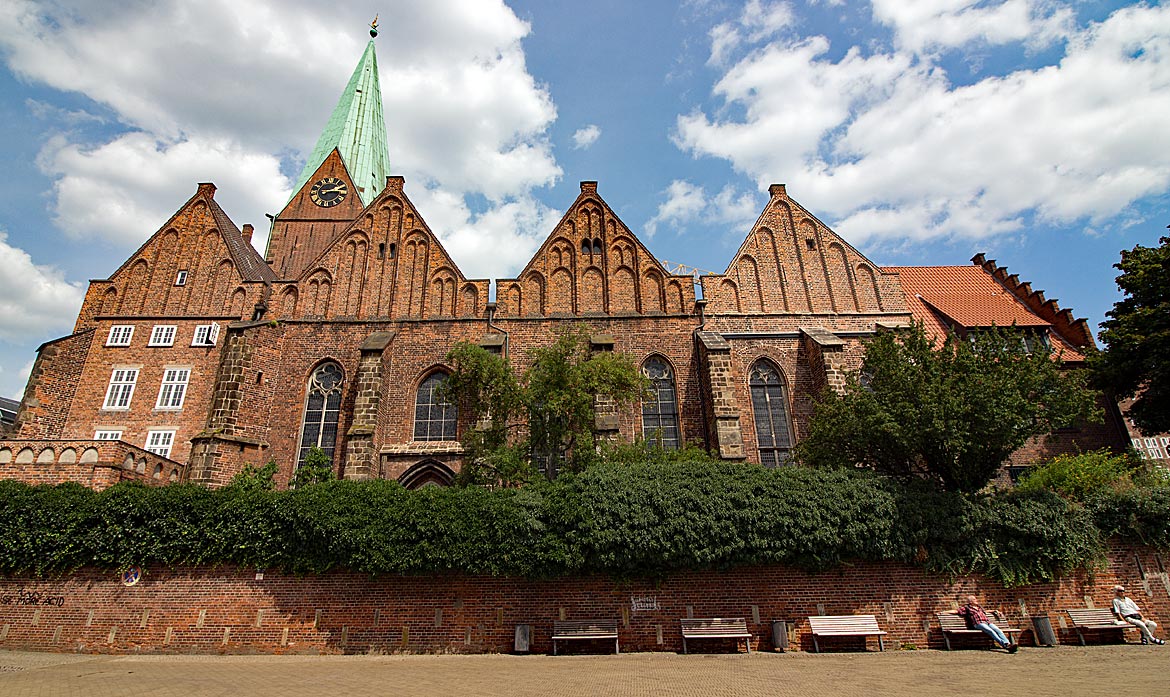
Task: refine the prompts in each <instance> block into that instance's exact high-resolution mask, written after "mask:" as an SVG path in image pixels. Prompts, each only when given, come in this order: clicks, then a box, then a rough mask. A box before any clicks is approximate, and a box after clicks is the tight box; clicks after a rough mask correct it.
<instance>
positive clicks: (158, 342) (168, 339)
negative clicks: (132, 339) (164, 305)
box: [146, 324, 177, 346]
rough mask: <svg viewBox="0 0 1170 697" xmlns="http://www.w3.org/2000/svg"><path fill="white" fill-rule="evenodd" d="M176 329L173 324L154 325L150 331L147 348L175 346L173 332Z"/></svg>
mask: <svg viewBox="0 0 1170 697" xmlns="http://www.w3.org/2000/svg"><path fill="white" fill-rule="evenodd" d="M176 329H177V327H176V326H175V325H173V324H156V325H154V329H151V330H150V342H149V343H147V344H146V345H147V346H174V345H175V330H176Z"/></svg>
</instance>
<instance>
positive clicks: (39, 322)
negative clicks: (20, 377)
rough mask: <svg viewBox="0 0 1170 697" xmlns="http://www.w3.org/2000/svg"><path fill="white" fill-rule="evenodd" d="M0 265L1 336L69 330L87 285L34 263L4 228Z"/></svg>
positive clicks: (21, 338)
mask: <svg viewBox="0 0 1170 697" xmlns="http://www.w3.org/2000/svg"><path fill="white" fill-rule="evenodd" d="M0 269H3V270H4V272H3V273H0V340H3V341H9V342H13V343H23V342H27V341H29V339H30V338H32V339H36V338H43V337H45V336H49V335H52V334H57V333H61V332H67V331H69V329H70V328H71V327H72V326H73V318H75V317H76V316H77V311H78V310H79V309H81V300H82V298H83V297H85V289H84V288H82V287H81V286H80V285H77V284H73V283H68V282H66V281H65V278H64V275H63V274H62V273H61V272H60V271H59V270H57V269H55V268H53V267H51V266H40V265H37V264H34V263H33V260H32V257H30V256H29V255H28V253H27V252H25V251H24V250H23V249H19V248H17V247H13V246H12V245H10V244H8V235H7V233H5V232H4V231H2V230H0ZM26 377H27V376H26Z"/></svg>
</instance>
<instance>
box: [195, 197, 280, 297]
mask: <svg viewBox="0 0 1170 697" xmlns="http://www.w3.org/2000/svg"><path fill="white" fill-rule="evenodd" d="M207 204H208V209H209V210H210V211H211V215H212V217H214V218H215V226H216V227H217V228H219V233H220V234H221V235H223V241H224V244H226V245H227V248H228V252H229V253H230V254H231V255H232V261H234V262H235V263H236V268H237V269H239V270H240V276H242V277H243V279H244V280H245V281H275V280H276V272H275V271H273V270H272V267H270V266H269V265H268V264H267V263H265V262H264V257H262V256H260V253H259V252H257V251H256V248H255V247H253V246H252V245H251V243H249V242H248V241H247V240H245V239H244V234H243V233H242V232H240V229H239V228H238V227H236V224H235V223H233V222H232V219H231V218H229V217H228V215H227V213H225V212H224V210H223V209H222V208H220V207H219V204H218V203H216V201H215V199H214V198H210V197H208V200H207Z"/></svg>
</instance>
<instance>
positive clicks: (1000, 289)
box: [882, 265, 1084, 361]
mask: <svg viewBox="0 0 1170 697" xmlns="http://www.w3.org/2000/svg"><path fill="white" fill-rule="evenodd" d="M882 270H883V271H888V272H893V273H897V274H898V276H899V277H900V278H901V282H902V290H903V291H904V292H905V293H906V305H907V307H908V308H909V309H910V312H911V314H913V315H914V319H915V320H917V321H919V322H922V323H923V325H924V327H925V329H926V332H927V334H930V335H932V336H934V337H935V338H936V339H939V340H941V339H942V338H943V337H945V336H946V335H947V333H948V332H949V331H950V329H951V327H962V328H964V329H975V328H983V327H991V326H993V325H994V326H997V327H1010V326H1013V325H1015V326H1017V327H1036V328H1048V329H1049V337H1050V340H1051V341H1052V347H1053V349H1054V351H1056V352H1057V353H1060V354H1061V357H1062V358H1063V360H1066V361H1079V360H1083V359H1084V355H1083V354H1082V353H1081V352H1080V351H1078V350H1077V349H1076V347H1074V346H1073V345H1072V344H1071V343H1070V342H1069V341H1067V340H1066V339H1064V337H1062V336H1060V334H1058V333H1057V332H1056V331H1055V327H1053V325H1052V323H1051V322H1048V321H1046V320H1045V319H1044V318H1042V317H1040V316H1039V315H1037V314H1036V313H1035V312H1033V311H1032V310H1031V309H1030V308H1029V307H1028V306H1027V305H1025V304H1024V303H1023V302H1021V301H1020V299H1019V298H1018V297H1016V296H1015V295H1014V294H1013V293H1011V292H1009V291H1008V290H1007V289H1006V288H1005V287H1004V286H1003V285H1002V284H1000V282H999V281H998V280H996V279H995V277H993V276H991V275H990V274H988V273H987V272H986V271H985V270H984V269H983V267H982V266H976V265H971V266H887V267H883V268H882Z"/></svg>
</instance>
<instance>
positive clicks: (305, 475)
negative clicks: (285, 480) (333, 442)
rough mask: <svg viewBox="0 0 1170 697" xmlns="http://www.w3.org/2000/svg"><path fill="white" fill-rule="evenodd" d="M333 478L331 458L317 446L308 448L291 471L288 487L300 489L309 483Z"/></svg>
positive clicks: (317, 482) (318, 482)
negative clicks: (299, 463)
mask: <svg viewBox="0 0 1170 697" xmlns="http://www.w3.org/2000/svg"><path fill="white" fill-rule="evenodd" d="M333 479H335V477H334V475H333V459H332V458H331V457H329V456H328V455H326V454H325V451H324V450H322V449H321V448H319V447H317V446H315V445H314V446H313V447H311V448H309V452H308V453H306V454H305V461H304V462H302V463H301V466H300V467H297V471H296V472H294V473H293V478H292V481H291V482H289V484H288V486H289V488H290V489H300V488H302V487H306V486H309V485H311V484H320V483H322V482H329V481H333Z"/></svg>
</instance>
